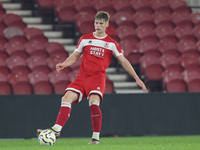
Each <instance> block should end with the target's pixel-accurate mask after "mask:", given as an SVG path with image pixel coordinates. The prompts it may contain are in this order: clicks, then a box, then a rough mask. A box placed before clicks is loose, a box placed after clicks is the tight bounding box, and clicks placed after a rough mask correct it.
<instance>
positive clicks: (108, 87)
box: [104, 78, 114, 94]
mask: <svg viewBox="0 0 200 150" xmlns="http://www.w3.org/2000/svg"><path fill="white" fill-rule="evenodd" d="M104 93H105V94H112V93H114V85H113V82H112V81H111V80H109V79H108V78H107V79H106V87H105V92H104Z"/></svg>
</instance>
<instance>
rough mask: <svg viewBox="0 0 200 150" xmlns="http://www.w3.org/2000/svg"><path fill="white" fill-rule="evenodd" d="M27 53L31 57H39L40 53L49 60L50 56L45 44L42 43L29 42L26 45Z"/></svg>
mask: <svg viewBox="0 0 200 150" xmlns="http://www.w3.org/2000/svg"><path fill="white" fill-rule="evenodd" d="M24 47H25V51H26V52H27V53H28V54H29V55H30V56H31V55H35V54H37V55H39V53H40V54H41V55H42V56H44V58H47V56H48V54H47V52H46V51H45V43H43V42H42V41H29V42H27V43H26V44H25V45H24Z"/></svg>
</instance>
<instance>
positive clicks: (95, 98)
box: [37, 11, 147, 144]
mask: <svg viewBox="0 0 200 150" xmlns="http://www.w3.org/2000/svg"><path fill="white" fill-rule="evenodd" d="M109 18H110V16H109V14H108V13H107V12H104V11H100V12H98V13H97V14H96V16H95V20H94V27H95V32H93V33H90V34H86V35H83V36H82V37H81V38H80V39H79V42H78V45H77V47H76V49H75V51H74V52H73V53H72V55H71V56H70V57H68V58H67V59H66V60H65V61H64V62H62V63H58V64H57V65H56V70H57V71H58V72H61V71H62V70H63V69H64V68H65V67H69V66H71V65H72V64H73V63H75V62H76V61H77V60H78V59H79V58H80V57H81V55H82V62H81V65H80V70H79V74H78V76H77V78H76V79H75V80H74V81H73V82H72V83H71V84H70V85H69V86H68V87H67V89H66V91H65V94H64V96H63V97H62V100H61V107H60V111H59V114H58V116H57V120H56V123H55V125H54V126H53V127H52V128H51V130H52V131H54V133H55V134H56V136H59V134H60V132H61V130H62V128H63V126H64V125H65V123H66V121H67V120H68V118H69V117H70V113H71V104H77V103H79V102H80V101H81V100H82V99H83V98H84V97H87V99H88V101H89V107H90V111H91V121H92V127H93V135H92V140H91V141H90V142H89V143H88V144H99V135H100V131H101V124H102V114H101V110H100V107H99V105H100V103H101V102H102V100H103V94H104V90H105V82H106V71H105V70H106V69H107V68H108V66H109V65H110V62H111V59H112V56H113V55H114V56H115V57H116V58H117V60H118V61H119V62H120V63H121V65H122V66H123V68H124V69H125V70H126V71H127V72H128V73H129V74H130V75H131V76H132V77H133V78H134V79H135V80H136V82H137V84H138V85H139V86H140V87H141V88H142V89H143V91H145V92H146V91H147V89H146V86H145V84H144V83H143V82H142V81H141V80H140V78H139V77H138V76H137V74H136V72H135V71H134V69H133V67H132V66H131V64H130V63H129V61H128V60H127V59H126V58H125V57H124V56H123V54H122V51H121V49H120V47H119V46H118V44H117V43H116V41H114V40H113V39H112V38H110V37H109V36H108V35H107V34H106V32H105V31H106V27H108V25H109ZM37 131H38V133H40V132H41V131H42V130H41V129H38V130H37Z"/></svg>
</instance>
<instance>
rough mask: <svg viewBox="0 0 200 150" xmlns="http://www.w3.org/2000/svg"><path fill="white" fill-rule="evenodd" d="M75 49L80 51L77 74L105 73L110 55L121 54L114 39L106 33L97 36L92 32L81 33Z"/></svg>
mask: <svg viewBox="0 0 200 150" xmlns="http://www.w3.org/2000/svg"><path fill="white" fill-rule="evenodd" d="M75 51H78V52H81V53H82V62H81V66H80V71H79V76H88V75H93V74H97V73H103V74H106V69H107V68H108V66H109V65H110V62H111V59H112V56H113V55H114V56H119V55H122V51H121V49H120V47H119V45H118V44H117V42H116V41H115V40H113V39H112V38H111V37H109V36H108V35H106V36H105V37H102V38H98V37H96V36H95V35H94V33H90V34H86V35H83V36H82V37H81V38H80V39H79V42H78V45H77V47H76V49H75Z"/></svg>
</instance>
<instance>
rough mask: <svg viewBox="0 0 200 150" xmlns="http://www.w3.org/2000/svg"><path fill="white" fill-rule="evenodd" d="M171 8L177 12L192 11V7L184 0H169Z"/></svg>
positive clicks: (188, 12)
mask: <svg viewBox="0 0 200 150" xmlns="http://www.w3.org/2000/svg"><path fill="white" fill-rule="evenodd" d="M169 6H170V8H171V9H172V10H173V11H174V12H177V13H187V14H190V13H191V9H190V7H189V6H188V5H187V3H186V2H185V1H184V0H169Z"/></svg>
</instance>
